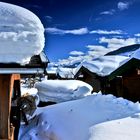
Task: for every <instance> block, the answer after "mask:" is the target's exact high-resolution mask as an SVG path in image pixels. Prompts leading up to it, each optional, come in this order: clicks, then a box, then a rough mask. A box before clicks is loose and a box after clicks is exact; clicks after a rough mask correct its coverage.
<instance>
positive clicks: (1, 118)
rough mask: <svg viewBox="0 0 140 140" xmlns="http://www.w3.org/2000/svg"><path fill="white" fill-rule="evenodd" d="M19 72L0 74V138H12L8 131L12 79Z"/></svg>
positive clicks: (18, 77)
mask: <svg viewBox="0 0 140 140" xmlns="http://www.w3.org/2000/svg"><path fill="white" fill-rule="evenodd" d="M17 79H20V75H19V74H7V75H6V74H2V75H0V139H7V140H12V138H11V135H13V134H11V132H10V110H11V98H12V95H13V85H14V80H17Z"/></svg>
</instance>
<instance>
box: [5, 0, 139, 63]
mask: <svg viewBox="0 0 140 140" xmlns="http://www.w3.org/2000/svg"><path fill="white" fill-rule="evenodd" d="M3 1H5V2H9V3H13V4H17V5H20V6H23V7H25V8H27V9H29V10H31V11H33V12H34V13H35V14H36V15H38V16H39V18H40V19H41V21H42V23H43V25H44V27H45V37H46V43H45V51H46V54H47V56H48V58H49V59H50V61H58V60H59V59H67V58H68V57H69V56H77V57H78V56H79V55H85V54H86V55H87V54H91V53H92V54H93V55H94V54H97V52H99V54H100V53H101V52H104V51H105V52H106V51H108V50H113V49H114V48H119V47H123V46H126V45H129V44H134V43H139V42H140V41H139V40H140V39H139V38H140V34H139V33H140V8H139V7H140V0H125V1H124V0H18V1H16V0H3ZM99 47H100V49H99ZM95 48H96V49H95ZM104 48H105V49H104ZM106 48H108V50H106Z"/></svg>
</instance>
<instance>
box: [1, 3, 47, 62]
mask: <svg viewBox="0 0 140 140" xmlns="http://www.w3.org/2000/svg"><path fill="white" fill-rule="evenodd" d="M0 15H1V16H0V63H11V62H15V63H21V64H25V63H28V62H29V61H30V58H31V56H33V55H38V54H39V53H40V52H41V51H42V49H43V47H44V41H45V39H44V27H43V25H42V23H41V21H40V19H39V18H38V17H37V16H36V15H35V14H33V13H32V12H31V11H29V10H27V9H25V8H22V7H19V6H16V5H13V4H8V3H4V2H0Z"/></svg>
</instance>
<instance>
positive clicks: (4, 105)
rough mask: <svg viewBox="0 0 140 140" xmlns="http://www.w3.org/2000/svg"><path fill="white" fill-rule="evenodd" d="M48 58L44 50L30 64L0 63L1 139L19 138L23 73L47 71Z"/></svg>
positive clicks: (15, 139) (13, 139)
mask: <svg viewBox="0 0 140 140" xmlns="http://www.w3.org/2000/svg"><path fill="white" fill-rule="evenodd" d="M48 62H49V61H48V59H47V57H46V56H45V54H44V53H43V52H42V53H41V54H40V55H35V56H33V57H32V58H31V60H30V62H29V64H25V65H21V64H17V63H0V140H1V139H4V140H17V139H18V130H19V127H20V107H19V106H18V105H17V101H16V100H17V99H18V98H20V78H21V75H28V74H29V75H35V74H36V73H39V74H43V73H46V67H47V65H48ZM13 109H14V110H13Z"/></svg>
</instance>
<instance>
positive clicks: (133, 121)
mask: <svg viewBox="0 0 140 140" xmlns="http://www.w3.org/2000/svg"><path fill="white" fill-rule="evenodd" d="M139 130H140V114H139V113H138V114H134V115H132V116H130V117H126V118H123V119H118V120H114V121H109V122H105V123H101V124H97V125H95V126H93V127H91V128H90V134H91V137H90V139H89V140H139V137H140V134H139V133H138V131H139Z"/></svg>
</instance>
